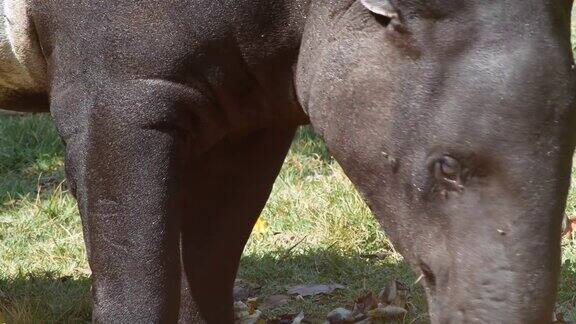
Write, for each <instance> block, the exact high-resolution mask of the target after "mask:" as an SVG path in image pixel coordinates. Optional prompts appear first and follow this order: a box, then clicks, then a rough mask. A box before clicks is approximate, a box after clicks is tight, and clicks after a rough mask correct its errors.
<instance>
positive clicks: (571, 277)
mask: <svg viewBox="0 0 576 324" xmlns="http://www.w3.org/2000/svg"><path fill="white" fill-rule="evenodd" d="M558 305H559V311H560V312H562V313H563V314H564V315H565V316H566V317H565V320H569V321H571V322H576V260H566V261H565V262H564V264H563V265H562V277H561V280H560V290H559V293H558Z"/></svg>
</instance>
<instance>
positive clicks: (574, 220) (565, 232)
mask: <svg viewBox="0 0 576 324" xmlns="http://www.w3.org/2000/svg"><path fill="white" fill-rule="evenodd" d="M573 232H576V215H572V216H568V215H564V220H563V222H562V236H563V237H566V238H569V239H571V238H572V233H573Z"/></svg>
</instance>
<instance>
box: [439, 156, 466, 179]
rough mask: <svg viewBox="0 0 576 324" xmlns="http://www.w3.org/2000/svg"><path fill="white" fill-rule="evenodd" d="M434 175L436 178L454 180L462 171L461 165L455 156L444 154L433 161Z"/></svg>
mask: <svg viewBox="0 0 576 324" xmlns="http://www.w3.org/2000/svg"><path fill="white" fill-rule="evenodd" d="M433 168H434V175H435V176H436V178H438V179H442V178H444V179H450V180H456V179H457V178H458V177H459V176H460V175H461V173H462V166H461V165H460V162H458V160H456V159H455V158H453V157H451V156H448V155H445V156H443V157H441V158H439V159H438V160H436V161H435V162H434V166H433Z"/></svg>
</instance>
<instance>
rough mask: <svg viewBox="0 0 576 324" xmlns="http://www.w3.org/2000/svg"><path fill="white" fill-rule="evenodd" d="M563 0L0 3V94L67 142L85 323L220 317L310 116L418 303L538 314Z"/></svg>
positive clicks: (551, 280)
mask: <svg viewBox="0 0 576 324" xmlns="http://www.w3.org/2000/svg"><path fill="white" fill-rule="evenodd" d="M571 6H572V1H569V0H499V1H496V0H487V1H473V0H429V1H423V0H361V1H352V0H334V1H328V0H291V1H289V0H275V1H271V0H250V1H248V0H235V1H230V0H223V1H207V0H200V1H191V0H166V1H156V0H138V1H136V0H106V1H104V0H58V1H56V0H42V1H40V0H21V1H4V2H3V10H4V20H5V21H4V25H3V27H2V29H1V30H0V80H2V81H1V82H0V98H1V99H0V105H1V106H2V107H3V108H7V109H12V110H19V111H48V110H49V111H50V113H51V114H52V116H53V118H54V121H55V123H56V126H57V128H58V131H59V133H60V135H61V137H62V140H63V141H64V143H65V144H66V173H67V178H68V182H69V185H70V188H71V190H72V192H73V194H74V195H75V197H76V198H77V200H78V205H79V208H80V213H81V216H82V223H83V230H84V239H85V242H86V246H87V251H88V259H89V263H90V267H91V269H92V272H93V277H92V279H93V290H92V293H93V305H94V307H93V309H94V311H93V321H94V322H95V323H147V322H155V323H173V322H177V321H179V322H181V323H199V322H207V323H233V308H232V288H233V282H234V277H235V275H236V271H237V269H238V263H239V260H240V255H241V253H242V249H243V247H244V244H245V242H246V240H247V239H248V237H249V235H250V231H251V229H252V225H253V224H254V222H255V221H256V219H257V217H258V215H259V213H260V211H261V210H262V208H263V206H264V204H265V203H266V200H267V198H268V196H269V194H270V190H271V187H272V184H273V182H274V179H275V178H276V176H277V174H278V172H279V169H280V167H281V165H282V162H283V159H284V157H285V155H286V152H287V150H288V148H289V145H290V142H291V139H292V137H293V135H294V131H295V129H296V128H297V127H298V126H299V125H303V124H308V123H311V124H312V125H313V126H314V128H315V130H316V131H317V132H318V133H319V134H320V135H321V136H322V138H323V139H324V140H325V141H326V143H327V145H328V148H329V149H330V151H331V153H332V154H333V155H334V157H335V158H336V159H337V160H338V162H339V163H340V164H341V165H342V167H343V168H344V170H345V172H346V174H347V175H348V176H349V177H350V179H351V180H352V181H353V182H354V184H355V186H356V188H357V189H358V190H359V191H360V193H361V194H362V195H363V197H364V199H365V201H366V202H367V203H368V205H369V206H370V208H371V210H372V211H373V212H374V215H375V217H376V218H377V219H378V220H379V221H380V223H381V224H382V226H383V229H384V230H385V231H386V232H387V234H388V236H389V237H390V238H391V240H392V241H393V243H394V245H395V246H396V248H397V249H398V250H399V251H400V252H401V253H402V254H403V255H404V257H405V259H406V261H407V262H408V263H409V264H410V265H411V266H412V267H413V269H414V271H415V272H417V273H418V274H422V275H423V276H424V280H423V284H424V286H425V289H426V293H427V296H428V302H429V311H430V319H431V321H432V323H548V322H550V319H551V318H552V311H553V307H554V302H555V299H556V290H557V285H558V276H559V269H560V234H561V223H562V215H563V210H564V207H565V202H566V195H567V190H568V187H569V181H570V168H571V163H572V162H571V161H572V156H573V153H574V146H575V135H576V133H575V132H574V131H573V130H574V129H576V114H575V111H574V103H575V97H574V96H575V95H576V91H575V90H576V89H575V77H574V71H573V61H572V56H571V49H570V40H569V39H570V32H569V26H570V8H571Z"/></svg>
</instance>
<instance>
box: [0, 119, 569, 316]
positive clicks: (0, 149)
mask: <svg viewBox="0 0 576 324" xmlns="http://www.w3.org/2000/svg"><path fill="white" fill-rule="evenodd" d="M0 134H2V136H0V260H2V266H1V267H0V323H1V322H3V321H5V322H8V323H77V322H86V321H89V319H90V292H89V290H90V288H89V285H90V270H89V268H88V266H87V264H86V260H85V255H84V247H83V243H82V233H81V228H80V222H79V216H78V213H77V210H76V204H75V202H74V200H73V199H72V197H71V196H70V195H69V193H68V192H67V190H66V183H65V181H64V175H63V161H62V146H61V144H60V142H59V140H58V137H57V134H56V132H55V130H54V128H53V126H52V123H51V120H50V118H49V116H28V117H13V116H0ZM574 176H575V177H576V169H575V172H574ZM568 212H569V213H576V190H574V189H573V190H572V191H571V192H570V198H569V205H568ZM261 219H262V222H261V223H260V225H259V226H258V227H257V230H256V231H255V233H254V234H253V235H252V238H251V240H250V242H249V243H248V245H247V247H246V250H245V252H244V256H243V258H242V266H241V269H240V271H239V277H240V278H242V279H244V280H245V281H248V282H251V283H255V284H258V285H260V286H262V288H260V289H259V290H257V291H256V293H257V295H258V296H259V297H260V298H261V299H265V298H266V297H267V296H270V295H274V294H285V293H286V289H287V287H290V286H293V285H296V284H301V283H306V284H312V283H319V284H324V283H338V284H342V285H344V286H345V287H346V288H345V289H343V290H339V291H336V292H335V293H334V294H332V295H328V296H316V297H312V298H305V299H293V300H292V301H291V302H290V303H289V304H287V305H284V306H282V307H279V308H276V309H274V310H272V311H268V312H267V315H268V316H276V315H281V314H285V313H296V312H300V311H304V312H305V314H306V315H307V316H308V317H309V318H312V320H313V321H314V322H319V321H320V320H321V319H323V318H324V316H325V314H326V313H327V312H328V311H330V310H331V309H333V308H335V307H339V306H349V305H351V304H353V303H354V300H355V299H356V298H357V297H359V296H360V295H362V294H363V293H364V291H366V290H372V291H375V292H378V291H379V290H380V289H381V288H382V287H383V286H384V285H385V284H386V283H387V282H389V281H390V280H393V279H397V280H399V281H400V282H402V283H404V284H405V285H406V286H408V287H409V288H410V290H411V299H412V304H413V307H412V308H411V310H410V315H409V316H408V317H407V318H406V320H405V321H404V322H406V323H414V322H421V321H423V322H426V311H425V303H424V299H423V297H422V293H421V290H420V288H419V287H418V285H415V284H414V281H415V279H416V278H414V276H413V275H412V274H411V272H410V271H409V269H408V268H407V267H406V265H405V264H404V263H403V261H402V258H401V257H400V256H399V255H397V254H396V253H395V252H394V250H393V248H392V247H391V246H390V244H388V242H387V240H386V237H385V236H384V234H382V232H381V231H379V227H378V226H377V224H376V223H375V221H374V220H373V218H372V216H371V215H370V212H369V211H368V210H367V208H366V206H365V205H364V203H363V202H362V200H361V199H360V197H359V196H358V194H357V193H356V191H355V190H354V189H353V187H352V185H351V184H350V182H349V181H348V180H347V179H346V177H345V176H344V174H343V172H342V170H341V169H340V167H339V166H338V164H337V163H336V162H335V161H334V160H333V159H331V157H330V156H329V154H328V153H327V152H326V149H325V147H324V145H323V144H322V142H321V141H320V140H319V139H317V138H316V137H315V136H314V135H313V133H312V132H311V131H310V129H308V128H304V129H302V130H300V131H299V133H298V136H297V137H296V139H295V140H294V144H293V147H292V150H291V152H290V154H289V156H288V158H287V160H286V163H285V165H284V168H283V169H282V172H281V174H280V177H279V179H278V181H277V182H276V184H275V186H274V191H273V194H272V197H271V199H270V201H269V203H268V205H267V207H266V209H265V210H264V212H263V213H262V217H261ZM575 304H576V241H565V242H564V265H563V278H562V283H561V292H560V300H559V305H560V306H559V308H560V309H561V310H562V311H564V312H565V313H566V314H567V315H568V317H569V318H571V319H572V320H576V311H575Z"/></svg>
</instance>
